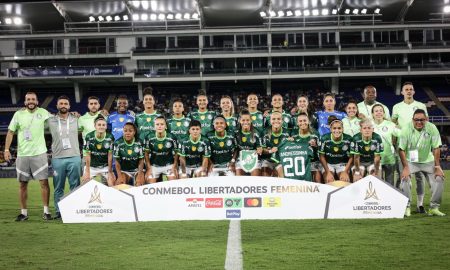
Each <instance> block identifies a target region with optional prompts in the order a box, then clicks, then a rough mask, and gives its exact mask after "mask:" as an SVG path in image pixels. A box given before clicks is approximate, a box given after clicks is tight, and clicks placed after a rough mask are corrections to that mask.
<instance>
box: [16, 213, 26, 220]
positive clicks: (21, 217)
mask: <svg viewBox="0 0 450 270" xmlns="http://www.w3.org/2000/svg"><path fill="white" fill-rule="evenodd" d="M25 220H28V216H25V215H22V214H20V215H18V216H17V217H16V221H25Z"/></svg>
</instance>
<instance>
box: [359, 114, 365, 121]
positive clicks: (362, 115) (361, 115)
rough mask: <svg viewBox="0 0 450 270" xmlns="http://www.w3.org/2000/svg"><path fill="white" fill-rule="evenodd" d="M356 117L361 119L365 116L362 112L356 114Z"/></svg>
mask: <svg viewBox="0 0 450 270" xmlns="http://www.w3.org/2000/svg"><path fill="white" fill-rule="evenodd" d="M358 118H359V119H361V120H364V119H365V118H366V115H365V114H363V113H359V114H358Z"/></svg>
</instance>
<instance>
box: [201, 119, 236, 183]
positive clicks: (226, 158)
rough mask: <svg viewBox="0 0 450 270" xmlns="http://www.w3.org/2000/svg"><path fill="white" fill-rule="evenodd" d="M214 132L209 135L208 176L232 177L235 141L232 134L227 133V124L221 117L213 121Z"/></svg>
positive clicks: (233, 173) (234, 168)
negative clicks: (209, 167)
mask: <svg viewBox="0 0 450 270" xmlns="http://www.w3.org/2000/svg"><path fill="white" fill-rule="evenodd" d="M213 124H214V132H211V133H209V135H208V140H209V145H210V147H211V157H210V163H211V164H210V165H211V169H210V171H211V173H210V174H209V175H210V176H234V175H235V171H236V164H235V163H236V160H235V158H234V153H235V150H236V139H235V138H234V133H231V132H229V131H227V122H226V119H225V117H223V116H222V115H219V116H216V118H215V119H214V122H213Z"/></svg>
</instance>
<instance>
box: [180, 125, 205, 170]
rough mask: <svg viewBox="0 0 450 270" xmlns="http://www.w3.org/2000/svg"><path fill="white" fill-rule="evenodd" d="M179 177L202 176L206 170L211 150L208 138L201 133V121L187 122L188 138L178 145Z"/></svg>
mask: <svg viewBox="0 0 450 270" xmlns="http://www.w3.org/2000/svg"><path fill="white" fill-rule="evenodd" d="M179 155H180V167H181V176H180V178H192V177H203V176H206V175H207V172H208V160H209V158H210V156H211V150H210V146H209V142H208V139H207V138H205V137H203V136H202V134H201V123H200V121H197V120H191V123H189V139H187V140H185V141H184V142H182V143H181V147H180V153H179Z"/></svg>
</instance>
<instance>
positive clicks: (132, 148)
mask: <svg viewBox="0 0 450 270" xmlns="http://www.w3.org/2000/svg"><path fill="white" fill-rule="evenodd" d="M113 151H114V158H115V159H116V162H119V164H120V169H121V170H122V171H126V172H134V171H136V170H137V169H138V167H139V161H140V160H141V159H142V158H144V147H143V145H142V143H141V142H140V141H139V140H133V142H132V143H130V144H128V143H127V142H126V141H125V140H124V139H123V137H122V138H120V139H119V140H117V141H115V142H114V150H113Z"/></svg>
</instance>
